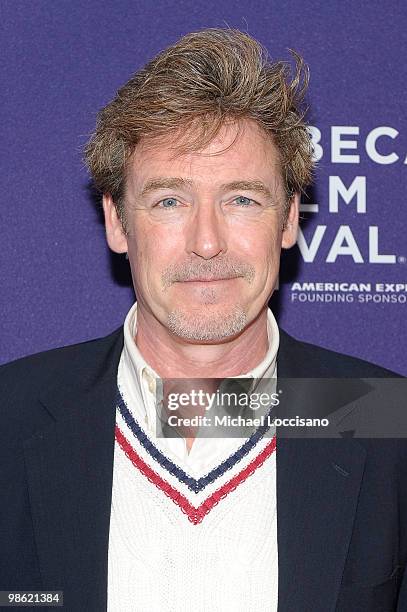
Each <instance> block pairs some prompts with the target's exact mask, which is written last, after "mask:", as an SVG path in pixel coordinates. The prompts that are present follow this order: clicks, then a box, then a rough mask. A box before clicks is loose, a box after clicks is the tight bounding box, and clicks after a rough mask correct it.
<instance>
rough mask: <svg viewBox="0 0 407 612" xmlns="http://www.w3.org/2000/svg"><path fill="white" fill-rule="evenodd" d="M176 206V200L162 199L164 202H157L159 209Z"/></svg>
mask: <svg viewBox="0 0 407 612" xmlns="http://www.w3.org/2000/svg"><path fill="white" fill-rule="evenodd" d="M177 205H178V200H176V199H175V198H164V200H160V202H158V206H160V207H161V208H176V207H177Z"/></svg>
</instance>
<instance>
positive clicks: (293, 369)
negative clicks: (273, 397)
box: [277, 328, 401, 378]
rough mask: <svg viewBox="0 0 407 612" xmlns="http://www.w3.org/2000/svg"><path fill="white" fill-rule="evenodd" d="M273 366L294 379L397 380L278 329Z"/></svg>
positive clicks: (379, 369) (392, 374) (391, 374)
mask: <svg viewBox="0 0 407 612" xmlns="http://www.w3.org/2000/svg"><path fill="white" fill-rule="evenodd" d="M277 363H278V364H280V367H282V368H283V370H284V371H289V372H290V376H298V377H310V378H312V377H315V378H317V377H320V376H321V377H327V378H329V377H332V378H336V377H339V378H387V377H396V378H399V377H401V375H400V374H397V373H395V372H392V371H391V370H388V369H386V368H383V367H381V366H379V365H376V364H374V363H370V362H369V361H365V360H363V359H359V358H357V357H351V356H350V355H344V354H342V353H338V352H336V351H332V350H330V349H326V348H322V347H320V346H317V345H315V344H310V343H309V342H303V341H301V340H297V339H296V338H294V337H293V336H291V335H290V334H288V333H287V332H286V331H284V330H283V329H281V328H280V349H279V353H278V362H277ZM277 367H278V366H277Z"/></svg>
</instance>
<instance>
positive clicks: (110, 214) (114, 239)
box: [103, 193, 127, 253]
mask: <svg viewBox="0 0 407 612" xmlns="http://www.w3.org/2000/svg"><path fill="white" fill-rule="evenodd" d="M103 212H104V215H105V227H106V240H107V244H108V245H109V247H110V248H111V249H112V251H114V252H115V253H127V238H126V235H125V233H124V230H123V226H122V222H121V220H120V219H119V216H118V214H117V210H116V206H115V204H114V202H113V198H112V196H111V195H110V193H105V194H103Z"/></svg>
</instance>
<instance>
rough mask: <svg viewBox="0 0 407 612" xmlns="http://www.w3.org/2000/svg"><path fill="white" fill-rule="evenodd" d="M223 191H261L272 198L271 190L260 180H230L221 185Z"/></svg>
mask: <svg viewBox="0 0 407 612" xmlns="http://www.w3.org/2000/svg"><path fill="white" fill-rule="evenodd" d="M221 189H222V190H223V191H231V190H233V191H235V190H238V191H239V190H241V191H256V192H257V193H262V194H263V195H265V196H267V197H268V198H273V197H274V194H273V192H272V191H271V190H270V189H269V188H268V187H267V186H266V185H265V184H264V183H262V182H261V181H232V182H231V183H224V184H223V185H221Z"/></svg>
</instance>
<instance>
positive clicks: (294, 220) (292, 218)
mask: <svg viewBox="0 0 407 612" xmlns="http://www.w3.org/2000/svg"><path fill="white" fill-rule="evenodd" d="M299 210H300V194H299V193H294V195H293V196H292V197H291V199H290V202H289V209H288V212H287V213H286V219H285V223H284V226H283V237H282V242H281V246H282V248H283V249H290V248H291V247H292V246H294V244H295V243H296V241H297V233H298V220H299Z"/></svg>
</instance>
